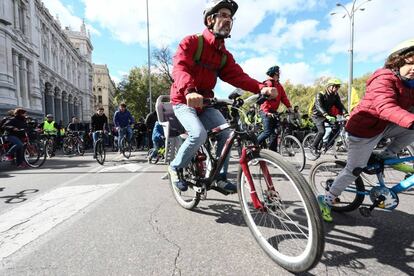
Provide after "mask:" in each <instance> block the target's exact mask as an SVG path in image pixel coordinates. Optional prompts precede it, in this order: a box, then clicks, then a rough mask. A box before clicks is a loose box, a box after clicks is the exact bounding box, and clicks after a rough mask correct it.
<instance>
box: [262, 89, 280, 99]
mask: <svg viewBox="0 0 414 276" xmlns="http://www.w3.org/2000/svg"><path fill="white" fill-rule="evenodd" d="M260 94H263V95H266V96H269V99H275V98H276V97H277V90H276V88H275V87H263V88H262V90H260Z"/></svg>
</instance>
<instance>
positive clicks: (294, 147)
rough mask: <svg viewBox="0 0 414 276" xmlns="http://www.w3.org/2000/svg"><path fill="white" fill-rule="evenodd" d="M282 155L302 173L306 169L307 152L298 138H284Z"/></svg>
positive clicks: (281, 147) (281, 146) (290, 136)
mask: <svg viewBox="0 0 414 276" xmlns="http://www.w3.org/2000/svg"><path fill="white" fill-rule="evenodd" d="M280 154H281V155H282V156H283V157H284V158H285V160H287V161H289V163H291V164H292V165H293V166H294V167H295V168H296V169H298V170H299V171H300V172H301V171H302V170H303V169H304V168H305V164H306V158H305V150H304V149H303V146H302V144H301V142H300V141H299V139H298V138H296V137H295V136H292V135H286V136H285V137H283V140H282V143H281V144H280Z"/></svg>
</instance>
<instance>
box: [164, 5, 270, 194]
mask: <svg viewBox="0 0 414 276" xmlns="http://www.w3.org/2000/svg"><path fill="white" fill-rule="evenodd" d="M237 9H238V5H237V3H236V2H234V1H232V0H214V1H211V2H210V3H209V4H208V5H207V7H206V9H205V10H204V25H206V27H207V28H206V29H205V30H204V31H203V33H202V35H191V36H187V37H185V38H184V39H183V40H182V41H181V42H180V44H179V46H178V49H177V52H176V53H175V55H174V58H173V72H172V76H173V79H174V83H173V84H172V86H171V92H170V98H171V103H172V104H173V110H174V114H175V115H176V117H177V118H178V120H179V121H180V123H181V124H182V125H183V127H184V128H185V130H186V131H187V133H188V138H187V139H186V140H185V142H184V143H183V144H182V145H181V147H180V149H179V150H178V152H177V154H176V157H175V159H174V160H173V161H172V162H171V164H170V166H169V168H168V173H169V177H170V179H171V182H172V183H174V184H175V186H176V187H177V188H178V189H180V190H181V191H186V190H187V188H188V187H187V183H186V182H185V181H184V180H183V179H180V178H179V177H178V173H177V171H178V170H179V169H183V168H185V167H186V166H187V165H188V164H189V162H190V161H191V159H192V158H193V157H194V155H195V153H196V152H197V150H198V148H199V147H200V146H201V145H202V144H203V143H204V142H205V140H206V138H207V131H206V130H209V129H212V128H214V127H217V126H219V125H222V124H225V123H226V120H225V119H224V117H223V115H222V114H221V113H220V111H218V110H216V109H214V108H204V109H203V108H202V107H203V98H211V97H213V96H214V92H213V88H214V86H215V85H216V82H217V77H219V78H220V79H221V80H223V81H225V82H228V83H230V84H231V85H233V86H235V87H238V88H241V89H243V90H247V91H251V92H254V93H260V92H261V93H262V94H266V95H269V96H270V97H276V95H277V92H276V90H275V89H274V88H271V87H265V85H264V84H262V83H260V82H259V81H257V80H254V79H252V78H251V77H249V76H248V75H247V74H246V73H244V72H243V70H242V68H241V67H240V66H239V65H238V64H237V63H236V61H235V60H234V58H233V55H232V54H231V53H230V52H229V51H228V50H227V49H226V47H225V45H224V39H225V38H228V37H230V31H231V29H232V26H233V16H234V14H235V13H236V11H237ZM229 133H230V130H226V131H222V132H221V133H220V135H218V137H217V138H218V147H217V154H218V155H220V153H221V150H222V149H223V147H224V144H225V141H226V139H227V138H228V136H229ZM227 167H228V160H227V162H226V164H225V165H224V167H223V170H222V171H221V175H220V179H217V181H216V183H215V184H216V186H217V187H218V188H219V189H222V190H224V191H226V192H235V191H236V186H235V185H234V184H232V183H230V182H228V181H227V177H226V174H227Z"/></svg>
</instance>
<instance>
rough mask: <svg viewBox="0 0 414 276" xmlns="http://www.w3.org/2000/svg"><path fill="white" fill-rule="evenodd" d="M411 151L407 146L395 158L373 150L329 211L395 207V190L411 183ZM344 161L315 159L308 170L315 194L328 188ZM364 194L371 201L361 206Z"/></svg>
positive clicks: (368, 213)
mask: <svg viewBox="0 0 414 276" xmlns="http://www.w3.org/2000/svg"><path fill="white" fill-rule="evenodd" d="M413 153H414V151H413V149H412V148H411V147H410V146H408V147H407V148H405V149H404V150H403V151H401V152H400V154H399V157H398V158H395V159H385V160H382V159H380V158H379V157H377V156H376V154H373V155H371V157H370V160H369V161H368V165H367V166H366V167H365V168H364V169H363V173H362V174H361V175H360V176H359V177H358V178H357V179H356V180H355V181H354V183H352V184H351V185H349V186H348V187H347V188H346V189H345V190H344V191H343V192H342V194H341V195H340V197H338V198H337V201H336V202H335V204H334V205H333V206H332V211H336V212H350V211H354V210H356V209H358V208H359V212H360V213H361V215H363V216H364V217H369V216H371V212H372V211H373V210H374V209H375V208H380V209H384V210H388V211H391V210H393V209H395V208H396V207H397V206H398V204H399V198H398V194H399V193H401V192H404V191H407V190H408V189H410V188H411V187H412V186H413V185H414V166H413V163H412V162H413V161H414V156H413V155H414V154H413ZM407 155H408V157H407ZM406 162H409V163H408V164H407V163H406ZM401 164H402V165H401ZM345 165H346V162H345V161H342V160H321V161H319V162H317V163H316V164H315V165H314V166H313V167H312V169H311V171H310V174H309V178H310V179H309V182H310V184H311V186H312V187H313V189H314V191H315V194H323V193H325V191H329V188H330V187H331V186H332V184H333V182H334V180H335V178H336V177H337V175H338V174H339V172H340V171H342V169H343V168H344V167H345ZM366 196H368V197H369V198H370V200H371V202H372V204H371V205H370V206H369V207H365V206H363V207H361V205H362V203H363V201H364V198H365V197H366Z"/></svg>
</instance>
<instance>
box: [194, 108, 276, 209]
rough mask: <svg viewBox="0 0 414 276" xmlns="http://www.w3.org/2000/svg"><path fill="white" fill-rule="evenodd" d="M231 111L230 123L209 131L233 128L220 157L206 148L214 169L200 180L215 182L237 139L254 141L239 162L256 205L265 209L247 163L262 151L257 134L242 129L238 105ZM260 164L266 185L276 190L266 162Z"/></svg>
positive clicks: (215, 132)
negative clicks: (239, 122)
mask: <svg viewBox="0 0 414 276" xmlns="http://www.w3.org/2000/svg"><path fill="white" fill-rule="evenodd" d="M231 113H232V118H233V119H232V121H231V122H230V123H225V124H223V125H220V126H218V127H216V128H213V129H212V130H211V131H210V132H209V135H208V137H211V136H213V135H217V134H218V133H220V132H222V131H223V130H225V129H229V128H231V129H233V131H232V132H231V133H230V135H229V137H228V138H227V140H226V143H225V145H224V147H223V150H222V152H221V154H220V157H219V158H218V159H217V158H215V157H213V155H212V153H211V151H210V150H206V152H207V154H208V157H209V158H210V163H211V166H212V170H211V173H210V175H208V176H207V178H202V179H200V182H201V183H203V184H205V185H206V186H210V185H211V183H213V181H214V180H215V179H216V178H217V177H218V175H219V173H220V170H221V169H222V168H223V166H224V163H225V160H226V159H227V157H228V156H229V155H230V150H231V148H232V146H233V143H234V141H235V140H236V139H239V140H240V141H250V142H252V143H253V145H251V146H247V147H246V146H243V148H242V155H241V158H240V161H239V163H240V167H241V169H242V171H243V173H244V175H245V176H246V178H247V181H248V183H249V186H250V196H251V198H252V202H253V205H254V207H255V208H256V209H258V210H262V211H265V207H264V206H263V204H262V203H261V201H260V199H259V197H258V196H257V192H256V189H255V186H254V183H253V179H252V176H251V174H250V170H249V167H248V165H247V164H248V162H249V161H250V160H251V157H252V156H257V155H258V153H259V151H260V147H259V146H258V143H257V138H256V135H255V134H254V133H251V132H249V131H243V130H241V129H240V126H239V125H238V123H237V122H238V120H239V114H238V108H237V106H234V104H233V105H232V106H231ZM259 164H260V167H261V169H262V171H263V173H264V178H265V182H266V185H267V186H268V189H269V190H272V191H274V190H275V189H274V186H273V183H272V180H271V178H270V173H269V171H268V168H267V166H266V164H265V163H264V162H262V161H259Z"/></svg>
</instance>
